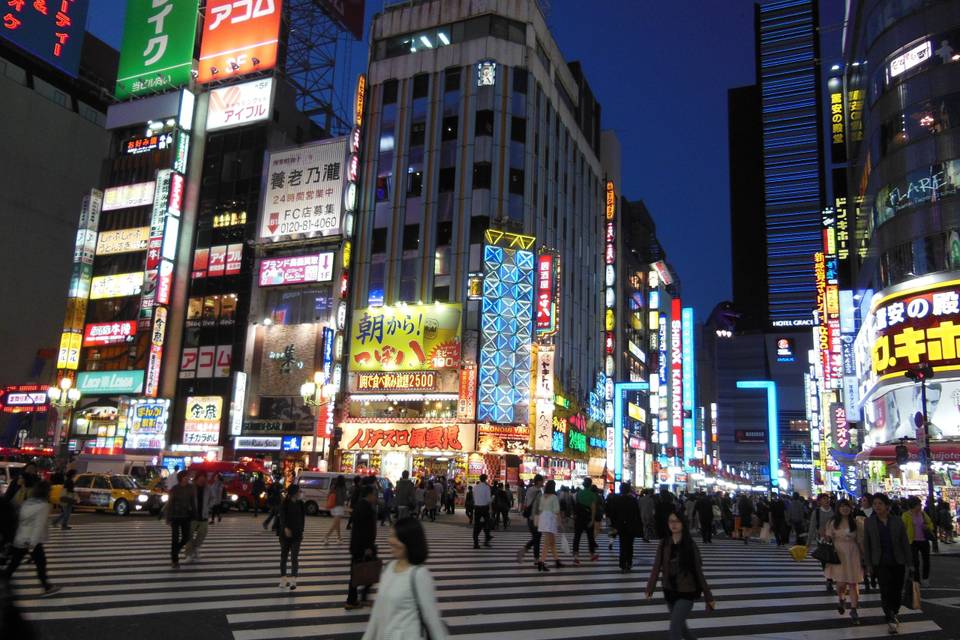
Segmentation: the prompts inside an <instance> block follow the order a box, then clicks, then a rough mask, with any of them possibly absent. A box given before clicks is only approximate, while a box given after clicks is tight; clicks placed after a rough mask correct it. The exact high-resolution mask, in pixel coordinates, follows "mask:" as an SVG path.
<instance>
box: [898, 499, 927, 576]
mask: <svg viewBox="0 0 960 640" xmlns="http://www.w3.org/2000/svg"><path fill="white" fill-rule="evenodd" d="M900 517H901V519H902V520H903V524H904V526H905V527H906V528H907V539H908V540H909V541H910V551H911V554H912V556H913V579H914V580H915V581H917V582H920V583H921V584H922V585H923V586H924V587H929V586H930V540H931V539H932V538H933V520H931V519H930V516H928V515H927V513H926V512H925V511H924V510H923V503H922V502H920V498H918V497H916V496H910V499H909V500H908V501H907V511H905V512H904V514H903V515H902V516H900ZM921 560H922V561H923V562H922V564H923V573H922V575H921V572H920V565H921Z"/></svg>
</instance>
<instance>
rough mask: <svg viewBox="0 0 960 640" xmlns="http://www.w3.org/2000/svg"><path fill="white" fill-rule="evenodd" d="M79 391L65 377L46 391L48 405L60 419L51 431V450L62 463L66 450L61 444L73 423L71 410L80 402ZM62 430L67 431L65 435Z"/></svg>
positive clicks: (71, 381)
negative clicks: (55, 411)
mask: <svg viewBox="0 0 960 640" xmlns="http://www.w3.org/2000/svg"><path fill="white" fill-rule="evenodd" d="M82 395H83V394H82V393H80V389H77V388H76V387H74V386H73V380H72V379H70V378H67V377H63V378H60V382H58V383H57V385H56V386H52V387H50V388H49V389H47V396H48V397H49V398H50V404H52V405H53V406H55V407H56V408H57V414H58V415H57V417H58V418H62V420H61V421H60V422H58V423H57V425H56V427H55V428H54V431H53V449H54V451H55V452H56V455H57V459H58V460H59V461H61V462H63V461H64V460H65V459H66V457H67V456H66V449H65V448H64V447H63V444H64V443H65V441H66V437H67V436H68V435H69V430H70V424H71V423H72V421H73V408H74V407H76V406H77V403H78V402H80V396H82ZM64 430H66V431H67V433H66V435H65V434H64Z"/></svg>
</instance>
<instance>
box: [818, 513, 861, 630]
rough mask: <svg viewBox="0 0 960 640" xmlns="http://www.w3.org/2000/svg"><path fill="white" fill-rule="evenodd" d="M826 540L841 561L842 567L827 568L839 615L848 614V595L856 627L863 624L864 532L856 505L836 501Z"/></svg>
mask: <svg viewBox="0 0 960 640" xmlns="http://www.w3.org/2000/svg"><path fill="white" fill-rule="evenodd" d="M826 538H827V539H828V540H830V541H832V542H833V548H834V549H836V551H837V555H838V556H839V557H840V564H828V565H827V567H826V573H827V578H828V579H829V580H833V583H834V584H835V585H836V587H837V598H838V600H839V603H838V605H837V611H839V612H840V615H843V614H844V613H846V602H845V601H844V599H845V598H846V596H847V594H848V593H849V594H850V619H851V620H853V623H854V624H860V616H859V614H858V613H857V606H858V605H859V604H860V593H859V585H860V583H861V582H863V566H862V563H861V558H862V557H863V528H862V527H858V526H857V520H856V518H854V517H853V505H851V504H850V501H849V500H839V501H837V511H836V515H835V516H834V517H833V519H832V520H831V521H830V523H829V524H827V530H826Z"/></svg>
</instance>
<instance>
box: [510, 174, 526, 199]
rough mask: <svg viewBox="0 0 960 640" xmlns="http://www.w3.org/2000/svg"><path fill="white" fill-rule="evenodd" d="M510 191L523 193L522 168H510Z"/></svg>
mask: <svg viewBox="0 0 960 640" xmlns="http://www.w3.org/2000/svg"><path fill="white" fill-rule="evenodd" d="M509 189H510V193H514V194H516V195H520V196H522V195H523V169H510V186H509Z"/></svg>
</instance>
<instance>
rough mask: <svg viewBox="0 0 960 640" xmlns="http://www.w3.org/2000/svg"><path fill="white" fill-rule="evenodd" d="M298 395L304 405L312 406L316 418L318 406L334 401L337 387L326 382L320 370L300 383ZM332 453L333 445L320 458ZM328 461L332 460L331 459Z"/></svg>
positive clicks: (324, 405)
mask: <svg viewBox="0 0 960 640" xmlns="http://www.w3.org/2000/svg"><path fill="white" fill-rule="evenodd" d="M300 397H302V398H303V403H304V404H305V405H307V406H308V407H314V411H313V417H314V418H317V413H318V410H319V408H320V407H326V406H331V405H333V403H334V402H335V401H336V397H337V387H336V385H332V384H328V383H326V375H325V374H324V373H323V372H322V371H317V372H316V373H314V374H313V379H312V380H307V381H306V382H304V383H303V384H302V385H300ZM332 454H333V447H328V449H327V450H326V451H324V453H323V456H321V459H326V458H327V457H328V456H330V457H331V458H332ZM328 462H332V459H331V460H328Z"/></svg>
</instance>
